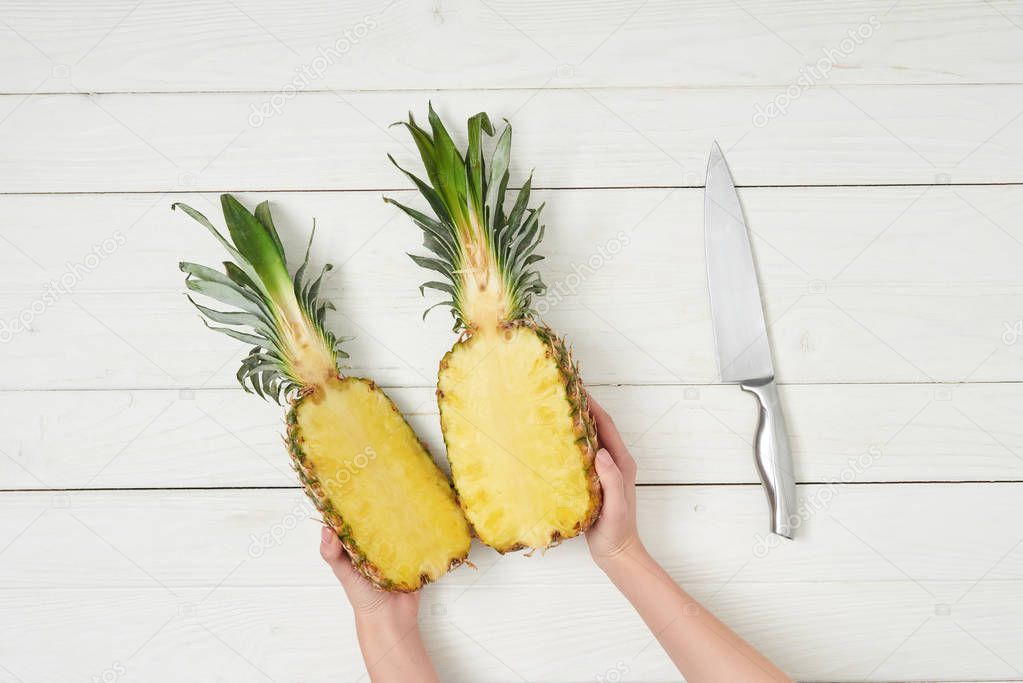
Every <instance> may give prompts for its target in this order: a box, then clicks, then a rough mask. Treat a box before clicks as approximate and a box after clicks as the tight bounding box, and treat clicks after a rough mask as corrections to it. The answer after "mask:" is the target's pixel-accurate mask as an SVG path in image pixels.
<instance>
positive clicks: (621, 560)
mask: <svg viewBox="0 0 1023 683" xmlns="http://www.w3.org/2000/svg"><path fill="white" fill-rule="evenodd" d="M649 557H650V555H649V554H648V553H647V551H646V547H644V545H643V542H642V541H641V540H640V539H639V536H638V535H633V536H629V537H628V538H627V539H625V541H623V542H622V543H620V544H619V545H617V546H616V547H615V548H614V549H612V550H611V551H609V552H605V553H600V554H599V555H594V556H593V561H594V563H596V565H597V566H598V567H600V569H601V571H603V572H604V573H605V574H608V575H610V574H611V573H612V572H615V571H617V570H619V569H621V568H622V567H625V566H627V565H629V564H634V563H635V562H636V561H637V560H638V561H644V558H649Z"/></svg>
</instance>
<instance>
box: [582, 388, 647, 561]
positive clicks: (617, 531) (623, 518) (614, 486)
mask: <svg viewBox="0 0 1023 683" xmlns="http://www.w3.org/2000/svg"><path fill="white" fill-rule="evenodd" d="M588 398H589V406H590V414H591V415H593V420H594V422H596V425H597V440H598V442H599V444H600V446H601V448H600V450H599V451H597V458H596V461H595V464H596V468H597V476H598V477H600V486H601V488H602V489H603V490H604V507H603V509H602V510H601V512H600V518H599V519H598V520H597V523H596V524H594V525H593V526H592V527H590V530H589V531H587V532H586V542H587V543H588V544H589V546H590V555H592V556H593V561H594V562H596V563H597V565H598V566H601V567H605V568H606V565H607V564H608V563H609V562H612V561H613V560H614V559H615V558H618V557H620V556H622V555H623V554H628V553H630V552H633V551H638V550H642V547H643V544H642V543H641V542H640V540H639V532H638V531H637V530H636V461H635V460H633V459H632V455H631V454H630V453H629V449H628V448H626V447H625V442H624V441H622V437H621V435H620V434H619V433H618V428H617V427H615V423H614V420H612V419H611V416H610V415H608V414H607V411H605V410H604V409H603V408H602V407H601V406H600V404H599V403H597V402H596V401H594V400H593V397H592V396H589V397H588Z"/></svg>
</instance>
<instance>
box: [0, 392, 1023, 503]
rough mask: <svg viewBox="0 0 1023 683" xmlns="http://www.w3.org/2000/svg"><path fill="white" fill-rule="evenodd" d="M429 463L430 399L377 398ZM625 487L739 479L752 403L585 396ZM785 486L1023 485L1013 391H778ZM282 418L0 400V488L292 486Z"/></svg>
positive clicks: (239, 407) (214, 404)
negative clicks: (600, 415) (609, 436)
mask: <svg viewBox="0 0 1023 683" xmlns="http://www.w3.org/2000/svg"><path fill="white" fill-rule="evenodd" d="M387 391H388V394H389V395H391V396H392V397H393V398H394V399H395V401H396V402H397V403H398V405H399V406H400V407H401V408H402V409H403V410H404V411H405V413H406V415H407V417H408V419H409V421H410V423H411V424H412V425H413V427H414V428H415V429H416V431H417V432H418V433H419V434H420V435H421V436H422V437H423V438H424V439H425V440H426V442H427V444H428V445H429V447H430V449H431V451H432V452H433V453H434V454H435V456H436V457H437V459H438V461H439V462H440V463H441V465H442V467H444V466H446V463H445V461H444V444H443V440H442V438H441V435H440V428H439V422H438V418H437V409H436V403H435V400H434V397H433V390H432V389H428V388H412V389H400V388H398V389H388V390H387ZM591 392H592V393H593V395H594V396H595V397H596V398H597V399H598V400H599V401H600V402H601V403H602V404H603V405H604V406H605V407H606V408H607V409H608V410H609V411H611V412H612V414H614V415H615V417H616V420H617V423H618V426H619V429H620V430H621V432H622V434H623V435H624V438H625V440H626V443H627V444H629V446H630V448H631V450H632V453H633V455H634V456H635V457H636V459H637V461H638V462H639V465H640V467H639V477H640V482H641V483H644V484H674V483H685V484H694V483H716V482H723V483H754V482H756V481H757V480H756V473H755V471H754V468H753V462H752V457H751V452H752V446H751V445H750V441H751V440H752V438H753V434H754V429H755V424H754V422H755V419H756V416H755V408H754V405H753V403H752V399H751V398H750V397H748V396H746V395H745V394H742V393H741V392H740V391H739V390H738V389H736V388H735V387H728V386H595V387H592V388H591ZM781 393H782V398H783V400H784V403H785V408H786V411H787V415H788V420H789V431H790V434H791V442H792V447H793V457H794V463H795V468H796V469H795V473H796V477H797V479H798V480H799V481H810V482H822V481H834V482H840V481H855V482H858V483H865V482H883V481H888V482H893V481H921V480H923V481H998V480H1001V481H1005V480H1023V432H1021V430H1020V426H1019V420H1018V409H1017V406H1018V405H1019V404H1020V401H1021V400H1023V385H1021V384H966V385H958V386H954V387H949V386H947V385H929V384H887V385H786V386H782V388H781ZM283 412H284V411H283V410H282V409H280V408H278V407H277V406H276V405H273V404H268V403H265V402H263V401H260V400H258V399H256V398H255V397H249V396H246V395H245V394H243V393H242V392H241V391H240V390H237V389H224V390H202V391H198V392H194V391H183V392H182V391H177V390H167V391H152V390H150V391H144V390H143V391H119V390H115V391H99V392H97V391H79V392H75V391H70V392H64V391H40V392H0V414H3V415H5V416H6V417H7V421H8V422H9V424H12V425H19V428H18V429H11V430H7V431H6V432H5V433H3V434H2V435H0V453H3V455H4V456H6V457H0V482H3V487H4V488H8V489H41V488H122V487H129V488H137V487H224V486H296V485H297V484H296V482H295V479H294V475H293V474H292V472H291V471H290V469H289V466H288V461H287V458H286V456H285V453H284V448H283V446H282V445H281V439H280V434H281V432H282V431H283V427H282V425H281V416H282V415H283Z"/></svg>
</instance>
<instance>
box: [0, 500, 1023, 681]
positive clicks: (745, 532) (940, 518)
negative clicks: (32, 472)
mask: <svg viewBox="0 0 1023 683" xmlns="http://www.w3.org/2000/svg"><path fill="white" fill-rule="evenodd" d="M1019 487H1020V485H1019V484H1000V485H999V484H986V485H968V484H960V485H933V484H932V485H916V486H909V485H900V486H880V485H878V486H852V487H839V488H837V490H836V491H835V492H834V493H833V494H832V495H831V496H830V497H828V498H827V499H826V502H824V501H825V497H824V496H823V493H824V491H825V488H824V487H800V488H801V494H802V495H803V496H804V497H805V499H806V500H816V501H818V502H819V503H821V504H822V507H819V508H818V509H816V510H814V512H813V513H812V514H811V515H810V516H809V518H808V521H807V522H806V523H805V525H803V526H802V527H801V528H800V537H799V539H798V540H797V541H796V542H793V543H785V544H780V543H779V544H778V545H777V546H774V545H765V541H764V539H763V536H762V535H761V534H762V533H763V522H764V514H763V513H764V510H763V503H762V500H761V496H760V492H759V491H758V490H756V489H755V488H753V487H684V488H645V489H642V490H641V491H640V507H641V510H640V514H641V523H642V526H643V534H644V537H645V539H646V542H647V544H648V545H649V547H650V548H651V550H652V552H653V553H654V554H655V555H656V556H657V557H658V558H659V559H660V560H661V562H662V563H663V564H664V565H665V566H666V567H667V568H668V569H669V570H670V571H671V572H672V574H673V576H675V577H676V579H677V580H680V581H682V582H683V583H684V584H685V585H686V586H687V587H689V588H690V589H691V590H692V591H693V592H694V593H695V594H696V595H697V596H698V597H700V598H702V599H703V600H705V601H706V603H707V604H708V606H710V607H711V608H712V609H713V610H715V611H716V612H718V613H719V614H720V615H721V616H722V617H723V618H724V619H726V621H728V622H729V623H731V624H732V625H734V626H735V627H736V628H737V629H738V630H739V631H740V632H741V633H742V634H743V635H745V636H746V637H748V638H750V639H751V640H752V641H753V642H754V643H755V644H757V645H758V646H759V647H762V648H764V650H765V651H766V652H767V653H768V654H769V655H770V656H772V657H773V658H775V659H776V660H777V661H778V662H779V663H780V664H781V665H782V666H783V667H784V668H786V669H788V670H789V671H790V672H792V673H793V674H794V675H796V676H797V677H798V678H800V679H809V680H835V681H846V680H862V679H864V678H867V677H871V678H873V679H877V680H907V679H911V678H918V679H920V678H923V679H940V678H944V679H951V678H978V679H979V678H992V679H995V678H997V679H1004V678H1010V677H1012V676H1013V675H1018V674H1015V672H1014V667H1017V668H1018V663H1019V661H1020V658H1021V657H1023V651H1021V650H1020V647H1021V644H1020V642H1019V639H1018V638H1017V637H1015V634H1016V633H1018V630H1019V628H1020V623H1019V620H1020V615H1019V614H1018V612H1017V611H1015V610H1012V609H1006V608H1005V606H1006V605H1007V604H1012V603H1013V601H1014V600H1015V599H1016V597H1015V596H1018V594H1019V591H1020V589H1021V588H1023V586H1021V580H1020V570H1021V569H1023V546H1021V545H1020V544H1019V543H1017V542H1016V541H1017V540H1018V539H1016V538H1015V535H1014V534H1006V533H1005V532H1006V526H1005V520H1007V519H1010V520H1011V519H1018V518H1019V516H1020V513H1021V512H1023V510H1021V509H1020V505H1021V501H1023V497H1021V496H1020V495H1019V490H1018V489H1019ZM0 506H2V507H3V514H2V515H0V547H4V548H5V550H4V552H3V561H2V562H0V577H2V579H3V584H4V586H5V590H4V591H0V601H2V604H3V608H4V613H5V614H6V615H9V618H8V619H5V620H4V622H3V623H4V625H3V626H2V627H0V628H2V632H3V636H4V637H3V638H2V639H0V643H2V645H0V648H2V649H0V661H2V662H3V665H4V666H5V667H7V668H8V669H9V670H10V671H12V672H14V673H15V674H16V675H18V676H20V677H22V678H24V679H26V680H34V679H37V678H46V679H63V678H67V677H68V674H69V673H71V672H74V673H75V674H77V675H81V673H82V672H83V671H92V670H93V669H95V670H96V671H97V673H98V672H100V671H103V670H105V669H106V668H107V667H110V666H112V665H113V663H114V662H120V663H121V664H123V665H125V666H126V668H128V669H130V670H131V671H132V673H133V674H138V675H141V677H142V678H145V680H154V681H162V680H180V679H181V678H183V677H184V676H186V675H190V677H195V674H194V672H195V671H196V669H194V668H193V667H196V666H203V667H207V668H205V669H204V670H216V671H218V672H219V675H221V676H222V677H224V678H230V679H232V680H237V679H239V678H246V679H247V678H255V677H257V675H258V672H257V671H254V670H253V669H251V668H250V667H252V666H255V667H256V669H259V670H262V671H263V672H264V673H265V674H266V675H268V676H269V677H270V678H271V679H273V680H293V679H294V678H295V677H297V676H301V677H304V679H305V680H326V677H327V676H328V675H335V676H336V675H337V673H338V672H339V671H340V672H342V674H343V676H342V677H343V678H344V679H345V680H351V679H352V678H354V677H355V676H356V675H358V672H359V668H358V667H359V664H358V657H357V656H356V655H355V650H354V649H353V648H354V647H355V643H354V640H353V639H352V634H351V622H350V617H349V616H348V615H347V610H346V608H345V606H344V603H343V598H342V597H341V593H340V590H339V589H338V588H337V587H336V586H334V585H332V580H331V579H330V578H329V575H328V574H327V572H326V570H325V568H324V567H323V566H322V564H321V563H320V560H319V558H318V557H317V555H316V542H317V541H316V535H317V533H318V532H317V524H316V523H315V522H314V521H312V520H310V519H307V518H306V517H305V516H304V513H303V511H301V510H298V509H297V508H298V507H301V498H300V496H299V494H298V493H297V492H294V491H233V492H194V491H193V492H178V493H171V492H118V493H106V492H104V493H75V494H72V495H70V496H69V497H67V498H66V499H60V498H58V497H55V496H54V495H52V494H44V493H33V494H27V493H19V494H4V495H2V496H0ZM289 520H290V521H289ZM289 525H290V526H291V527H293V528H289V529H287V530H283V529H285V527H288V526H289ZM275 526H279V527H280V528H281V529H282V530H283V531H282V532H281V534H279V535H278V536H277V538H278V539H279V541H275V542H271V543H269V544H267V545H265V547H262V552H261V553H260V554H258V556H254V554H253V553H252V551H251V548H252V544H253V543H254V541H253V540H252V539H253V538H254V537H256V538H258V536H259V535H261V534H264V533H267V534H270V533H274V532H273V530H274V528H275ZM949 539H954V541H951V542H950V540H949ZM1014 544H1015V545H1014ZM55 549H59V550H55ZM40 558H45V560H46V561H45V562H40ZM473 558H474V560H475V561H477V562H478V564H479V565H480V569H479V571H478V572H475V573H474V572H472V571H471V570H468V569H463V570H459V571H457V572H454V573H452V574H451V575H449V576H448V577H446V578H445V579H444V580H443V581H441V582H439V583H438V584H437V585H436V586H431V587H430V588H428V589H427V590H426V591H425V593H424V595H425V605H424V609H423V615H424V630H425V631H426V632H427V634H428V639H429V644H430V647H431V650H432V651H433V652H434V653H435V656H436V657H437V660H438V663H439V665H440V667H441V669H442V671H443V673H444V674H445V677H446V678H448V679H451V678H459V679H461V678H466V677H471V678H474V679H476V680H479V679H485V680H506V679H507V680H518V679H517V678H515V676H516V674H517V675H518V676H521V677H523V678H525V679H527V680H577V681H583V680H592V679H593V678H594V676H595V675H598V674H600V673H601V672H604V671H605V670H609V669H610V668H611V667H613V666H615V665H616V664H617V663H619V662H625V663H627V664H628V666H629V668H630V675H631V677H632V678H633V679H634V680H663V679H665V678H669V677H671V675H672V674H671V669H670V664H669V663H668V662H667V660H666V659H665V658H664V656H663V654H661V653H660V651H659V649H658V648H657V646H656V644H655V643H654V644H651V643H650V636H649V634H648V633H647V632H646V630H645V628H644V627H643V626H642V624H641V623H640V622H639V620H638V619H637V618H636V617H635V615H634V614H632V613H631V611H630V610H629V608H628V607H627V605H625V603H624V602H623V601H622V600H621V598H620V597H618V596H617V595H616V594H615V593H614V591H613V589H612V588H611V587H610V586H609V585H608V584H607V582H606V581H605V580H604V579H603V578H602V577H601V576H600V574H599V573H598V572H597V570H595V569H594V567H593V566H592V563H591V562H590V561H589V559H588V558H587V556H586V549H585V544H584V543H583V541H581V540H579V539H576V540H573V541H569V542H567V543H566V544H565V545H564V546H563V547H561V548H558V549H556V550H553V551H551V552H549V553H547V554H546V555H544V556H542V557H541V556H535V557H532V558H524V557H522V556H521V555H511V556H506V557H500V556H497V555H496V554H495V553H493V552H491V551H489V550H486V549H482V548H477V549H475V550H474V552H473ZM493 615H500V618H494V616H493ZM90 623H93V624H95V623H102V624H104V628H103V629H97V628H89V627H86V624H90ZM538 624H543V625H544V627H545V629H548V630H549V632H550V633H555V634H557V641H558V646H557V648H556V649H557V651H558V652H559V654H558V655H557V656H552V655H551V653H550V651H548V650H547V649H546V648H545V647H543V646H542V643H541V641H540V640H538V632H537V625H538ZM608 624H613V625H614V627H613V628H609V627H608ZM75 634H77V636H76V635H75ZM311 634H312V635H311ZM44 636H45V637H44ZM55 638H56V639H58V640H60V641H61V642H66V643H67V645H66V647H64V648H62V656H61V657H44V656H41V655H42V653H43V651H44V648H49V647H52V642H53V639H55ZM150 638H151V639H150ZM327 642H329V643H331V644H332V645H331V647H329V648H326V647H324V646H323V644H324V643H327ZM546 642H549V641H546ZM225 643H226V644H227V645H226V646H225V645H224V644H225ZM136 651H137V652H136ZM172 653H173V655H174V656H172ZM183 653H187V656H181V655H182V654H183ZM507 666H511V667H512V670H511V672H509V671H508V670H507V669H505V668H504V667H507ZM208 667H212V668H208ZM200 677H201V676H200Z"/></svg>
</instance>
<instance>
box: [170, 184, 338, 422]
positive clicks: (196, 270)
mask: <svg viewBox="0 0 1023 683" xmlns="http://www.w3.org/2000/svg"><path fill="white" fill-rule="evenodd" d="M220 203H221V206H222V208H223V210H224V221H225V222H226V223H227V230H228V233H229V235H230V240H229V239H227V238H226V237H224V236H223V235H222V234H221V233H220V231H219V230H217V229H216V228H215V227H213V224H212V223H210V221H209V220H208V219H207V218H206V216H204V215H202V214H201V213H199V212H198V211H196V210H195V209H193V208H192V207H190V206H188V205H186V204H182V203H176V204H173V205H172V206H171V208H172V209H179V208H180V209H181V210H182V211H184V212H185V213H187V214H188V215H189V216H191V217H192V218H194V219H195V220H196V221H198V222H199V223H200V224H202V225H203V227H205V228H206V229H207V230H209V231H210V233H212V234H213V236H214V237H216V239H217V241H219V242H220V244H221V245H223V247H224V248H225V249H227V251H228V253H230V254H231V256H232V257H233V258H234V261H225V262H224V272H223V273H221V272H219V271H217V270H214V269H213V268H207V267H206V266H201V265H199V264H196V263H188V262H182V263H180V264H179V267H180V268H181V270H182V271H183V272H184V273H186V274H187V277H186V278H185V286H186V287H187V288H188V289H189V290H190V291H191V292H197V293H199V294H202V295H204V296H207V297H209V298H211V299H214V300H216V301H219V302H220V303H222V304H225V305H227V306H230V307H231V308H233V309H236V310H232V311H218V310H214V309H211V308H207V307H206V306H203V305H201V304H199V303H196V301H195V300H194V299H193V298H192V296H191V295H189V296H188V300H189V301H191V302H192V304H193V305H194V306H195V307H196V308H197V309H198V310H199V313H201V314H202V316H203V318H204V320H203V324H205V325H206V327H208V328H209V329H211V330H215V331H217V332H221V333H223V334H226V335H227V336H229V337H232V338H234V339H237V340H239V341H242V342H245V343H246V344H252V345H253V348H252V350H251V351H249V354H248V355H247V356H246V357H245V358H244V359H243V360H242V364H241V367H240V368H239V369H238V373H237V378H238V382H239V383H240V384H241V385H242V388H244V389H245V390H246V391H248V392H250V393H251V392H253V391H254V392H255V393H256V394H258V395H259V396H260V397H262V398H272V399H273V400H274V401H276V402H277V403H282V401H284V400H288V399H291V398H294V397H295V396H296V395H301V394H303V393H305V392H307V391H310V390H312V389H313V388H314V387H315V386H317V385H319V384H322V383H323V382H324V381H326V380H327V379H329V378H331V377H335V376H337V375H338V374H339V372H340V366H339V364H338V362H339V359H340V358H347V357H348V356H347V354H346V353H344V352H343V351H342V350H341V349H340V341H341V340H338V339H337V338H336V337H335V336H334V335H333V334H332V333H331V332H329V331H328V330H327V329H326V327H325V319H326V313H327V311H328V310H331V309H333V305H331V304H330V303H329V302H322V303H321V302H320V300H319V290H320V283H321V282H322V280H323V276H324V275H325V274H326V273H327V271H329V270H330V269H331V267H332V266H330V265H329V264H328V265H325V266H324V267H323V270H322V271H320V274H319V275H318V276H317V277H316V278H315V279H312V280H311V281H309V280H308V278H307V277H306V268H307V266H308V265H309V247H311V246H312V242H313V235H315V233H316V224H315V222H314V223H313V231H312V233H311V234H310V235H309V245H308V246H307V247H306V253H305V259H304V260H303V261H302V265H301V266H300V267H299V269H298V270H297V271H296V272H295V275H294V277H292V276H291V275H289V274H288V267H287V261H286V258H285V255H284V246H283V245H282V244H281V239H280V237H279V236H278V234H277V229H276V228H275V227H274V223H273V218H272V217H271V215H270V205H269V204H268V203H267V202H263V203H262V204H260V205H259V206H257V207H256V211H255V213H250V212H249V210H248V209H246V208H245V207H244V206H242V204H241V203H240V202H239V201H238V200H237V199H235V198H234V197H232V196H231V195H229V194H224V195H221V196H220ZM207 321H209V322H207ZM211 322H212V323H218V325H211V324H210V323H211ZM238 328H248V329H249V330H250V331H243V330H241V329H238Z"/></svg>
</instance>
